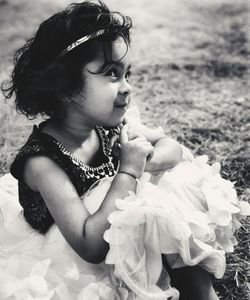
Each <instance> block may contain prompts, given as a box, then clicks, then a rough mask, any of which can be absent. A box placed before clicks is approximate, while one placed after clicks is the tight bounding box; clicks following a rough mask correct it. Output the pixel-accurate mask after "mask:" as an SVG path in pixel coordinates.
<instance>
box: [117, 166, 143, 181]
mask: <svg viewBox="0 0 250 300" xmlns="http://www.w3.org/2000/svg"><path fill="white" fill-rule="evenodd" d="M117 173H121V174H127V175H128V176H131V177H133V178H135V179H137V178H138V177H140V176H141V174H140V173H139V172H136V171H135V170H133V169H132V168H123V167H120V168H119V169H118V172H117Z"/></svg>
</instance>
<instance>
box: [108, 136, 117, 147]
mask: <svg viewBox="0 0 250 300" xmlns="http://www.w3.org/2000/svg"><path fill="white" fill-rule="evenodd" d="M118 140H119V135H114V136H113V137H112V138H111V139H110V143H109V145H110V148H113V146H114V144H115V143H116V142H117V141H118Z"/></svg>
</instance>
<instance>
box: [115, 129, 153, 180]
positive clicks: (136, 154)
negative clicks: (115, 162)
mask: <svg viewBox="0 0 250 300" xmlns="http://www.w3.org/2000/svg"><path fill="white" fill-rule="evenodd" d="M120 143H121V157H120V170H121V171H126V172H129V173H131V174H133V175H135V176H136V177H139V176H141V174H142V172H143V171H144V168H145V165H146V160H147V157H148V156H149V155H152V153H153V151H154V147H153V146H152V145H151V143H149V142H148V141H147V140H146V138H145V137H143V136H142V135H140V134H138V133H136V132H135V131H131V130H129V127H128V125H124V126H123V128H122V130H121V133H120Z"/></svg>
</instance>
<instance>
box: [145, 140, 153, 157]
mask: <svg viewBox="0 0 250 300" xmlns="http://www.w3.org/2000/svg"><path fill="white" fill-rule="evenodd" d="M143 150H144V152H145V154H146V155H147V156H150V155H153V153H154V147H153V146H152V145H151V144H150V143H149V144H145V145H143Z"/></svg>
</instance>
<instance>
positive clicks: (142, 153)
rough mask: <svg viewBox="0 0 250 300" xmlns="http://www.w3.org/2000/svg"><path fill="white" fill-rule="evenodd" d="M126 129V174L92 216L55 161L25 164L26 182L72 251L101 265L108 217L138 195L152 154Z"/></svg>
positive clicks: (31, 160)
mask: <svg viewBox="0 0 250 300" xmlns="http://www.w3.org/2000/svg"><path fill="white" fill-rule="evenodd" d="M125 128H127V127H126V126H124V128H123V129H122V132H121V161H120V169H119V171H120V172H125V173H119V172H118V174H117V175H116V176H115V178H114V179H113V181H112V183H111V186H110V188H109V190H108V192H107V194H106V195H105V198H104V200H103V203H102V205H101V207H100V208H99V210H98V211H97V212H96V213H95V214H93V215H90V214H89V213H88V211H87V209H86V208H85V206H84V205H83V203H82V200H81V199H80V197H79V196H78V194H77V191H76V190H75V188H74V185H73V184H72V182H71V181H70V179H69V177H68V176H67V174H66V173H65V172H64V171H63V170H62V169H61V168H60V167H59V166H58V165H57V164H56V163H55V162H54V161H52V160H51V159H50V158H48V157H46V156H35V157H31V158H29V159H28V160H27V162H26V164H25V168H24V181H25V182H26V184H27V185H28V186H29V187H30V188H31V189H33V190H35V191H38V192H39V193H40V194H41V196H42V198H43V199H44V201H45V202H46V205H47V207H48V209H49V211H50V213H51V215H52V217H53V218H54V220H55V223H56V224H57V226H58V227H59V229H60V231H61V233H62V234H63V236H64V237H65V239H66V240H67V242H68V243H69V244H70V245H71V247H72V248H73V249H74V250H75V251H76V253H77V254H78V255H79V256H81V257H82V258H83V259H84V260H86V261H88V262H91V263H100V262H101V261H103V260H104V258H105V257H106V254H107V251H108V244H107V243H106V242H105V241H104V239H103V234H104V232H105V230H106V229H108V228H109V227H110V224H109V223H108V221H107V218H108V215H109V214H110V213H111V212H112V211H114V210H116V209H117V208H116V206H115V200H116V199H118V198H124V197H126V196H127V195H128V191H135V189H136V179H135V177H139V176H140V175H141V173H142V172H143V170H144V167H145V164H146V157H147V156H148V154H149V153H150V152H151V151H152V146H151V145H150V143H148V142H147V141H146V139H145V138H142V137H138V136H137V135H132V134H130V135H128V134H127V130H126V129H125ZM129 173H130V174H132V176H131V175H129ZM134 176H135V177H134ZM31 201H32V200H31Z"/></svg>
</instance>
